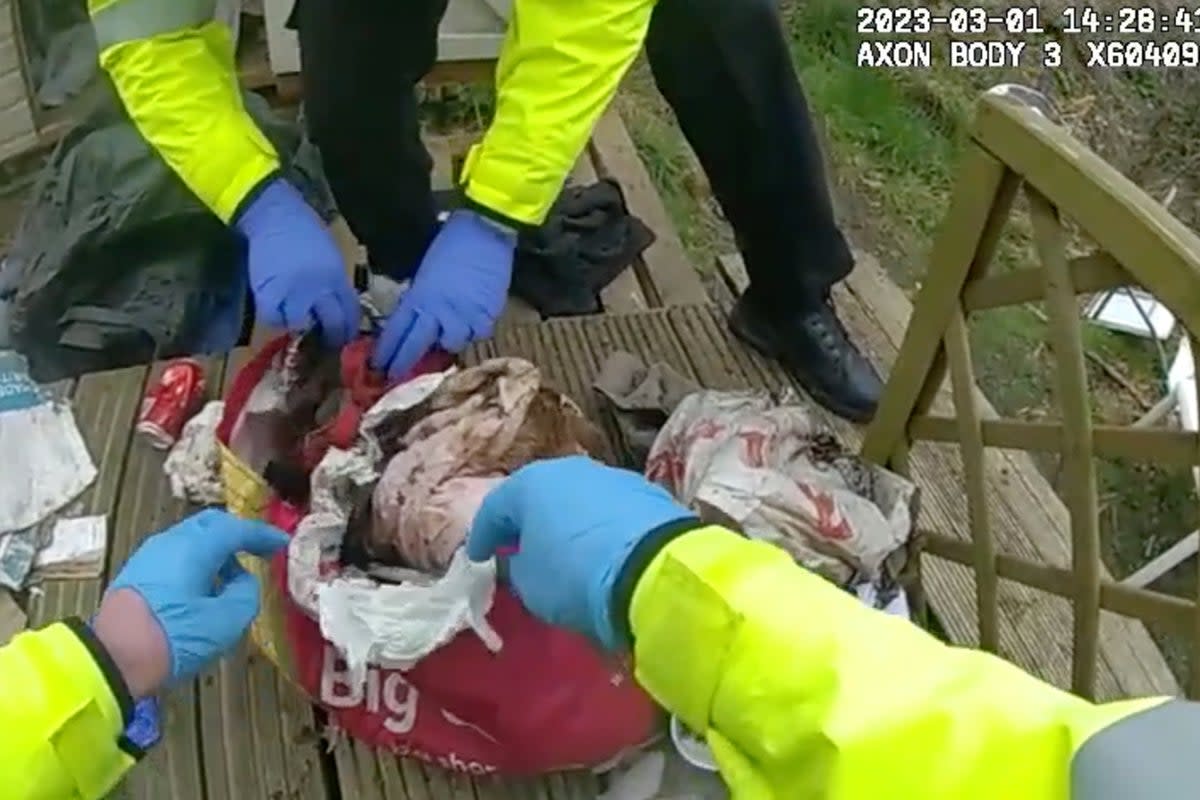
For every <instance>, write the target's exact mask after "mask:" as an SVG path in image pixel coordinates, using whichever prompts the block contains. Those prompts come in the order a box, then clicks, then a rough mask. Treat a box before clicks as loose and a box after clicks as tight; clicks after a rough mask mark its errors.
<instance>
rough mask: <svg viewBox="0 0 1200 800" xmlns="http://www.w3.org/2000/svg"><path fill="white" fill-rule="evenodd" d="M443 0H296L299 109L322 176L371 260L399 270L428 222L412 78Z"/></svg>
mask: <svg viewBox="0 0 1200 800" xmlns="http://www.w3.org/2000/svg"><path fill="white" fill-rule="evenodd" d="M446 3H447V0H298V2H297V4H296V8H295V11H294V12H293V16H292V22H293V23H294V27H295V28H296V29H297V32H298V33H299V35H300V60H301V69H302V73H303V80H304V94H305V114H306V117H307V120H308V129H309V135H310V136H311V137H312V139H313V141H314V142H315V143H316V145H317V146H318V148H319V149H320V151H321V159H322V162H323V165H324V168H325V174H326V177H327V178H328V179H329V185H330V187H331V188H332V189H333V195H334V199H336V200H337V204H338V208H339V210H340V211H341V213H342V215H343V216H344V217H345V218H346V222H347V224H348V225H349V226H350V230H351V231H353V233H354V235H355V236H356V237H357V238H358V240H359V242H360V243H362V244H363V245H364V246H365V247H366V249H367V254H368V258H369V260H370V262H371V266H372V267H375V268H377V269H380V270H382V271H384V272H387V273H389V274H393V275H397V276H406V275H408V274H410V273H411V272H412V271H414V270H415V269H416V268H417V265H418V264H419V263H420V260H421V257H422V256H423V255H424V253H425V249H426V248H427V247H428V245H429V242H430V240H431V239H432V237H433V234H434V232H435V230H436V224H437V218H436V211H435V209H434V203H433V195H432V193H431V188H430V178H429V173H430V169H431V168H432V161H431V159H430V157H429V154H428V152H426V150H425V146H424V144H423V143H422V142H421V133H420V126H419V123H418V120H417V103H416V96H415V93H414V87H415V86H416V84H417V81H419V80H420V79H421V78H422V77H423V76H424V75H425V73H427V72H428V71H429V69H430V68H431V67H432V66H433V63H434V61H435V59H436V56H437V28H438V23H439V22H440V20H441V18H442V14H443V13H444V12H445V10H446Z"/></svg>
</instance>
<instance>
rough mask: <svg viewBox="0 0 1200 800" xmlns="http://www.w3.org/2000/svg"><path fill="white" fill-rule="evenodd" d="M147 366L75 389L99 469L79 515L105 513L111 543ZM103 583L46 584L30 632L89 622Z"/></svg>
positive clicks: (33, 605) (32, 609)
mask: <svg viewBox="0 0 1200 800" xmlns="http://www.w3.org/2000/svg"><path fill="white" fill-rule="evenodd" d="M145 380H146V368H145V367H131V368H129V369H122V370H116V371H113V372H100V373H96V374H94V375H86V376H84V377H83V378H81V379H79V380H78V381H77V382H76V385H75V391H74V395H73V398H72V402H73V408H74V414H75V422H76V424H77V425H78V426H79V431H80V433H81V434H82V436H83V441H84V443H85V444H86V445H87V448H88V452H89V453H91V455H92V461H93V463H94V464H95V465H96V471H97V474H96V480H95V482H94V483H93V484H92V485H91V486H90V487H89V488H88V489H87V490H86V491H85V492H84V493H83V495H82V497H81V498H80V501H81V503H80V513H81V514H84V515H87V514H105V515H106V516H107V517H108V535H109V541H110V542H111V541H112V536H113V529H114V522H115V516H116V508H117V499H118V496H119V494H120V490H121V482H122V480H123V477H124V471H125V461H126V458H127V456H128V453H129V449H130V446H131V435H130V434H131V431H132V430H133V423H134V417H135V416H136V414H137V411H138V406H139V405H140V403H141V399H142V387H143V385H144V384H145ZM103 585H104V583H103V580H102V579H100V578H93V579H88V580H57V581H47V582H45V583H44V584H42V587H41V588H42V591H41V592H35V593H33V594H32V596H31V597H30V601H29V627H31V628H38V627H41V626H43V625H46V624H47V623H49V622H53V621H54V620H58V619H63V618H64V617H71V616H79V617H85V618H86V617H87V616H89V615H91V613H92V612H93V611H95V610H96V606H97V605H98V604H99V603H100V592H101V590H102V588H103Z"/></svg>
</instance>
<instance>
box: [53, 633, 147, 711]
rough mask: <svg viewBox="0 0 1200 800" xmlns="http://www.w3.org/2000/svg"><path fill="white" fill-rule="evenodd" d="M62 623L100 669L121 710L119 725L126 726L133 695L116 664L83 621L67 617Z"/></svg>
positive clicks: (131, 709) (131, 707)
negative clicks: (81, 643) (76, 637)
mask: <svg viewBox="0 0 1200 800" xmlns="http://www.w3.org/2000/svg"><path fill="white" fill-rule="evenodd" d="M62 623H63V625H66V626H67V627H68V628H70V629H71V632H72V633H74V634H75V635H76V636H78V637H79V641H81V642H83V646H84V647H86V648H87V651H88V654H89V655H91V657H92V660H93V661H95V662H96V666H98V667H100V672H101V674H103V675H104V679H105V680H106V681H108V687H109V689H111V690H112V693H113V697H115V698H116V699H117V705H118V706H120V708H121V724H122V726H124V725H128V724H129V720H130V718H132V716H133V695H132V694H130V692H129V687H128V686H127V685H126V683H125V678H123V677H122V676H121V670H119V669H117V662H115V661H113V658H112V656H111V655H109V654H108V650H107V648H105V647H104V644H103V643H102V642H101V641H100V640H99V639H98V638H96V634H95V633H94V632H93V631H92V629H91V628H89V627H88V626H87V624H86V623H85V622H84V621H83V620H81V619H79V618H78V617H67V618H66V619H64V620H63V621H62Z"/></svg>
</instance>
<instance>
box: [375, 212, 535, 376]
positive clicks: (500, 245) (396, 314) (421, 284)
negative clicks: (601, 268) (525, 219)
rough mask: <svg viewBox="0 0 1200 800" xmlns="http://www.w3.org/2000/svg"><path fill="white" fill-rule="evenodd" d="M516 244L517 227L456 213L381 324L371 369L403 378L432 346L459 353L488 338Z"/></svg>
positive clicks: (504, 293)
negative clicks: (507, 227)
mask: <svg viewBox="0 0 1200 800" xmlns="http://www.w3.org/2000/svg"><path fill="white" fill-rule="evenodd" d="M516 246H517V234H516V232H515V231H511V230H508V229H506V228H504V227H502V226H501V225H500V224H499V223H495V222H492V221H491V220H488V219H485V218H484V217H482V216H480V215H479V214H477V213H475V212H474V211H468V210H463V209H460V210H458V211H454V212H452V213H451V214H450V217H449V218H448V219H447V220H446V222H445V223H444V224H443V225H442V228H441V230H440V231H438V234H437V236H435V237H434V239H433V243H432V244H430V245H429V250H428V251H426V253H425V258H424V259H422V260H421V266H420V267H419V268H418V269H417V274H416V277H414V278H413V282H412V286H411V287H409V290H408V291H407V292H405V293H404V296H403V297H401V298H400V302H399V304H397V306H396V309H395V310H394V311H393V312H392V313H391V316H389V317H388V320H387V323H386V324H385V325H384V326H383V331H382V332H381V333H380V334H379V341H378V342H377V343H376V345H375V354H374V356H373V357H372V360H371V364H372V366H374V367H375V369H378V370H383V369H386V370H387V373H388V376H389V377H391V378H398V377H400V376H402V375H405V374H406V373H408V371H409V370H411V369H412V368H413V366H414V365H415V364H416V363H417V361H419V360H420V359H421V357H422V356H424V355H425V354H426V353H428V352H429V351H430V350H432V349H433V347H434V346H435V345H438V346H440V347H441V348H442V349H443V350H446V351H448V352H451V353H457V352H459V351H460V350H462V349H463V348H464V347H466V346H467V345H468V344H470V343H471V342H474V341H476V340H478V339H486V338H487V337H488V336H491V335H492V329H493V328H494V327H495V325H496V320H497V319H498V318H499V316H500V312H501V311H503V310H504V302H505V300H506V299H507V298H508V284H509V282H510V281H511V280H512V265H513V253H514V251H515V250H516Z"/></svg>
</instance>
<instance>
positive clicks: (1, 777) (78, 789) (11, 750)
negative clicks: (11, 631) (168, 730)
mask: <svg viewBox="0 0 1200 800" xmlns="http://www.w3.org/2000/svg"><path fill="white" fill-rule="evenodd" d="M115 669H116V668H115V667H114V666H113V665H112V662H111V660H110V659H109V658H108V655H107V654H106V653H103V651H102V650H101V649H100V646H99V645H98V644H96V643H95V640H94V639H92V638H91V635H90V634H89V633H87V632H86V631H85V630H83V625H82V623H80V622H79V621H78V620H72V621H69V622H65V623H64V622H59V623H55V624H53V625H50V626H49V627H46V628H43V629H42V630H39V631H29V632H26V633H22V634H19V635H18V636H17V637H16V638H15V639H13V640H12V642H10V643H9V644H8V645H6V646H4V647H2V648H0V796H3V797H4V798H5V800H43V798H44V800H76V799H77V798H78V799H80V800H92V799H93V798H100V797H105V796H106V795H107V794H108V792H109V791H110V790H111V789H112V788H113V787H114V786H115V785H116V784H117V781H119V780H120V779H121V776H123V775H124V774H125V772H126V771H127V770H128V769H129V768H130V767H131V766H133V764H134V763H135V760H134V758H133V756H131V755H130V754H128V753H126V752H125V751H124V750H123V749H122V748H121V745H120V743H119V742H120V737H121V732H122V730H123V728H124V725H125V721H126V718H127V717H128V716H129V714H130V713H131V709H132V703H131V700H130V698H129V696H128V693H127V692H126V690H125V686H124V683H123V682H121V680H120V678H119V676H116V675H115Z"/></svg>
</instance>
